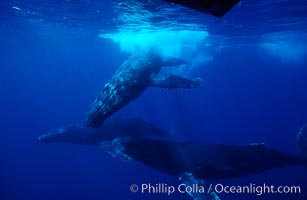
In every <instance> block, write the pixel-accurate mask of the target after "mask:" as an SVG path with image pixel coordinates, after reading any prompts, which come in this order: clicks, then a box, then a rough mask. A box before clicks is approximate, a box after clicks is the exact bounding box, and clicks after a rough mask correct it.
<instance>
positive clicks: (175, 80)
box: [150, 74, 203, 89]
mask: <svg viewBox="0 0 307 200" xmlns="http://www.w3.org/2000/svg"><path fill="white" fill-rule="evenodd" d="M202 83H203V81H202V80H201V79H200V78H196V79H187V78H183V77H180V76H176V75H171V74H167V75H159V74H158V75H152V76H151V77H150V86H152V87H162V88H168V89H170V88H196V87H199V86H200V85H201V84H202Z"/></svg>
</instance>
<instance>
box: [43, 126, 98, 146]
mask: <svg viewBox="0 0 307 200" xmlns="http://www.w3.org/2000/svg"><path fill="white" fill-rule="evenodd" d="M38 139H39V140H40V141H41V142H43V143H72V144H87V145H95V144H99V141H100V138H99V134H98V133H97V130H96V129H94V128H88V127H84V126H81V125H68V126H65V127H61V128H57V129H54V130H52V131H49V132H47V133H46V134H43V135H42V136H40V137H39V138H38Z"/></svg>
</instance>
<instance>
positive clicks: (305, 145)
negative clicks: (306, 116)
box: [297, 124, 307, 166]
mask: <svg viewBox="0 0 307 200" xmlns="http://www.w3.org/2000/svg"><path fill="white" fill-rule="evenodd" d="M297 143H298V151H299V154H300V155H301V156H302V157H303V158H304V159H305V161H306V162H305V165H306V166H307V124H305V125H304V126H303V127H302V128H301V129H300V131H299V132H298V134H297Z"/></svg>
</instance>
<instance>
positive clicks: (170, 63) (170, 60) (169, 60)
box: [162, 57, 188, 67]
mask: <svg viewBox="0 0 307 200" xmlns="http://www.w3.org/2000/svg"><path fill="white" fill-rule="evenodd" d="M185 64H188V62H187V61H186V60H184V59H182V58H177V57H166V58H164V59H163V64H162V65H163V66H164V67H174V66H180V65H185Z"/></svg>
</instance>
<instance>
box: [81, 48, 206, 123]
mask: <svg viewBox="0 0 307 200" xmlns="http://www.w3.org/2000/svg"><path fill="white" fill-rule="evenodd" d="M185 63H186V62H185V61H184V60H182V59H180V58H174V57H170V58H166V59H162V58H161V57H160V56H159V55H158V54H156V53H152V52H147V53H138V54H133V55H131V56H130V57H129V58H128V59H127V60H126V61H125V62H124V63H123V64H122V65H121V67H120V68H119V69H118V70H117V71H116V72H115V74H114V75H113V77H112V78H111V80H109V81H108V82H107V83H106V84H105V85H104V87H103V89H102V90H101V92H100V93H99V95H98V97H97V98H96V99H95V101H94V102H93V103H92V105H91V107H90V109H89V111H88V113H87V119H86V126H88V127H95V128H97V127H99V126H100V125H101V124H102V123H103V121H104V120H105V119H107V118H108V117H109V116H111V115H112V114H114V113H115V112H116V111H118V110H119V109H120V108H122V107H123V106H125V105H126V104H128V103H129V102H130V101H132V100H133V99H135V98H137V97H138V96H139V95H140V94H141V93H142V92H143V91H144V90H145V89H146V88H148V87H150V86H152V87H162V88H195V87H198V86H200V85H201V83H202V81H201V79H199V78H197V79H186V78H183V77H180V76H176V75H169V74H168V75H161V74H158V73H159V72H160V70H161V68H162V67H163V66H178V65H182V64H185Z"/></svg>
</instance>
